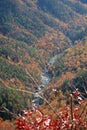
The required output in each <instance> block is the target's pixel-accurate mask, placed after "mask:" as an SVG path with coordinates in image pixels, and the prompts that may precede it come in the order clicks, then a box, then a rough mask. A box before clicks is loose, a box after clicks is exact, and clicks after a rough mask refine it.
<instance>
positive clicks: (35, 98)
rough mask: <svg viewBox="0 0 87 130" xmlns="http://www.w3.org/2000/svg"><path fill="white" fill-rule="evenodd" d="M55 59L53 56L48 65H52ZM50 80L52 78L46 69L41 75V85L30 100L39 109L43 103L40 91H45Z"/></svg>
mask: <svg viewBox="0 0 87 130" xmlns="http://www.w3.org/2000/svg"><path fill="white" fill-rule="evenodd" d="M56 59H57V56H54V57H52V58H51V60H50V61H49V63H48V65H53V64H54V63H55V61H56ZM51 80H52V76H51V75H50V73H49V71H48V69H47V68H45V69H44V70H43V72H42V74H41V85H39V86H38V89H37V90H36V91H35V95H34V96H33V99H32V105H35V106H37V107H39V105H41V104H42V103H43V100H42V99H41V98H40V96H39V95H40V93H41V91H42V90H44V89H45V87H46V86H47V85H48V84H49V82H50V81H51Z"/></svg>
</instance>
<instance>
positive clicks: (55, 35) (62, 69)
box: [0, 0, 87, 113]
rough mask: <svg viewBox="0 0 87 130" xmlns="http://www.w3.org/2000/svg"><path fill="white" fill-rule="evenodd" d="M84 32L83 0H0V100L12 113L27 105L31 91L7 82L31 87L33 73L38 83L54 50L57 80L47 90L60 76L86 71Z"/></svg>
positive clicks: (86, 18) (85, 3)
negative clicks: (22, 90) (17, 89)
mask: <svg viewBox="0 0 87 130" xmlns="http://www.w3.org/2000/svg"><path fill="white" fill-rule="evenodd" d="M86 36H87V1H86V0H0V105H1V104H2V103H6V106H7V108H9V109H11V110H12V111H13V112H15V113H17V112H19V111H21V109H23V108H24V107H25V106H28V107H30V104H31V100H32V99H31V98H32V94H30V95H26V94H24V93H20V92H15V91H13V90H9V89H8V88H6V87H14V88H21V89H25V88H26V89H27V90H30V91H34V90H35V87H36V84H35V82H34V80H32V77H33V78H34V79H35V81H36V83H38V84H39V85H40V84H41V72H42V71H43V69H44V67H45V66H46V65H47V64H48V61H49V60H50V58H51V57H53V56H55V55H58V59H57V61H56V62H55V64H54V66H52V70H50V68H51V66H48V68H49V70H50V71H52V72H50V73H52V74H53V78H54V77H55V80H53V81H52V82H51V85H52V86H51V85H50V86H51V87H49V85H48V87H47V89H48V88H50V90H49V89H48V91H47V95H49V94H48V93H49V91H51V90H52V88H53V87H54V86H55V87H57V88H60V86H62V81H61V80H62V79H64V80H66V77H67V78H68V77H71V80H72V78H75V80H76V75H77V74H78V73H79V72H80V71H87V65H86V62H87V59H86V56H87V53H86V52H87V49H86V48H87V45H86V44H87V42H86V40H84V39H86ZM64 77H65V78H64ZM67 82H68V81H67ZM72 82H74V81H72ZM54 83H55V85H54ZM58 84H60V85H58ZM71 84H74V83H71ZM61 88H62V87H61ZM66 88H67V87H66ZM47 95H46V96H47ZM6 97H7V99H6ZM15 98H16V99H15ZM56 98H57V97H56ZM14 99H15V100H14ZM13 100H14V102H13ZM49 100H50V99H49ZM16 104H17V106H16ZM60 106H61V105H60ZM20 108H21V109H20Z"/></svg>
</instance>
